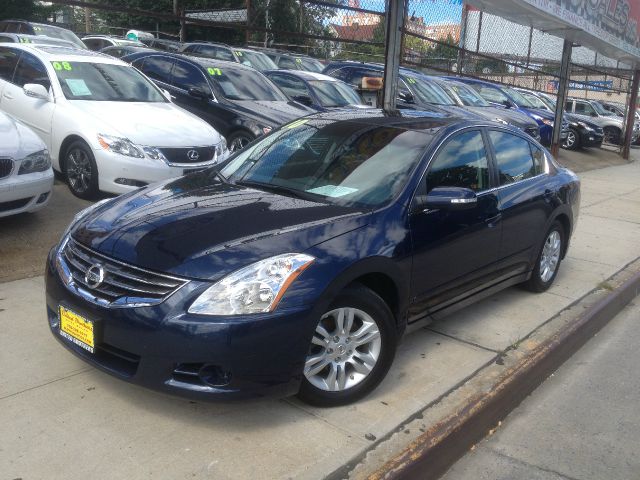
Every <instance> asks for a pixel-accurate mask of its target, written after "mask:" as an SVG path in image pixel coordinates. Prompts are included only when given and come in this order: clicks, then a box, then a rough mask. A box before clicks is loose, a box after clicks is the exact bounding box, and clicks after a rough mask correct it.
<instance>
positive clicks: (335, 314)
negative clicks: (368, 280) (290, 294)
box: [298, 285, 397, 407]
mask: <svg viewBox="0 0 640 480" xmlns="http://www.w3.org/2000/svg"><path fill="white" fill-rule="evenodd" d="M396 339H397V334H396V329H395V321H394V317H393V314H392V313H391V311H390V310H389V307H388V306H387V304H386V303H385V302H384V300H382V298H380V297H379V296H378V295H377V294H376V293H374V292H373V291H371V290H369V289H368V288H366V287H364V286H362V285H354V286H351V287H348V288H347V289H345V290H344V291H343V292H342V293H341V294H340V295H338V297H337V298H336V299H335V301H334V302H333V304H332V305H331V307H330V308H329V310H328V311H327V312H326V313H325V314H324V315H322V317H321V318H320V320H319V322H318V324H317V325H316V328H315V331H314V334H313V338H312V339H311V345H310V347H309V352H308V354H307V357H306V360H305V366H304V379H303V382H302V385H301V387H300V392H299V393H298V396H299V397H300V399H301V400H303V401H304V402H306V403H309V404H311V405H316V406H320V407H331V406H338V405H346V404H348V403H351V402H354V401H356V400H358V399H360V398H362V397H364V396H365V395H366V394H368V393H369V392H370V391H372V390H373V389H374V388H375V387H376V386H377V385H378V384H379V383H380V382H381V381H382V379H383V378H384V377H385V375H386V374H387V371H388V370H389V367H390V366H391V362H392V361H393V357H394V355H395V351H396Z"/></svg>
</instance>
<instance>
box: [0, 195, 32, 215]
mask: <svg viewBox="0 0 640 480" xmlns="http://www.w3.org/2000/svg"><path fill="white" fill-rule="evenodd" d="M32 198H33V197H29V198H21V199H20V200H12V201H10V202H0V212H8V211H10V210H17V209H19V208H22V207H24V206H25V205H26V204H27V203H29V202H30V201H31V199H32Z"/></svg>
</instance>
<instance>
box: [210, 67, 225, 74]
mask: <svg viewBox="0 0 640 480" xmlns="http://www.w3.org/2000/svg"><path fill="white" fill-rule="evenodd" d="M207 72H209V75H213V76H218V75H222V70H220V69H219V68H213V67H209V68H207Z"/></svg>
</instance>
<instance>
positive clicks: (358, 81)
mask: <svg viewBox="0 0 640 480" xmlns="http://www.w3.org/2000/svg"><path fill="white" fill-rule="evenodd" d="M382 75H383V72H382V71H380V70H365V69H363V68H356V69H353V70H352V71H351V75H350V76H349V80H348V83H350V84H351V85H356V86H357V87H361V86H362V79H363V78H364V77H374V78H375V77H381V76H382Z"/></svg>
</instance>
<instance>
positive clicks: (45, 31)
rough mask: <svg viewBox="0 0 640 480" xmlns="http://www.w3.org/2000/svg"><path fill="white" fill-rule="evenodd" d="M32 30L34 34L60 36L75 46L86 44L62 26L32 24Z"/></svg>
mask: <svg viewBox="0 0 640 480" xmlns="http://www.w3.org/2000/svg"><path fill="white" fill-rule="evenodd" d="M33 31H34V32H35V33H36V35H45V36H47V37H53V38H60V39H62V40H67V41H68V42H71V43H73V44H74V45H75V46H76V47H80V48H85V49H86V48H87V46H86V45H85V44H84V43H83V42H82V40H80V39H79V38H78V37H76V35H75V34H74V33H73V32H70V31H69V30H65V29H64V28H58V27H51V26H49V25H34V26H33Z"/></svg>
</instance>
